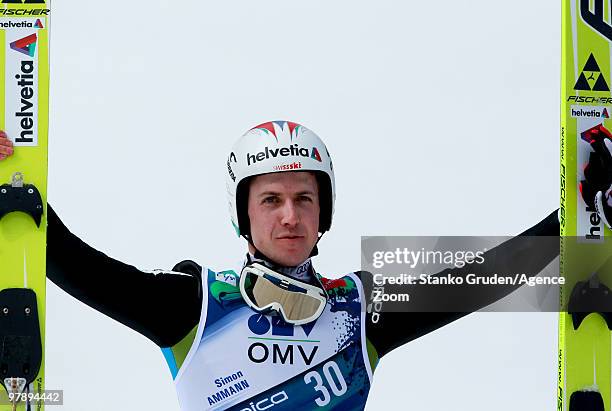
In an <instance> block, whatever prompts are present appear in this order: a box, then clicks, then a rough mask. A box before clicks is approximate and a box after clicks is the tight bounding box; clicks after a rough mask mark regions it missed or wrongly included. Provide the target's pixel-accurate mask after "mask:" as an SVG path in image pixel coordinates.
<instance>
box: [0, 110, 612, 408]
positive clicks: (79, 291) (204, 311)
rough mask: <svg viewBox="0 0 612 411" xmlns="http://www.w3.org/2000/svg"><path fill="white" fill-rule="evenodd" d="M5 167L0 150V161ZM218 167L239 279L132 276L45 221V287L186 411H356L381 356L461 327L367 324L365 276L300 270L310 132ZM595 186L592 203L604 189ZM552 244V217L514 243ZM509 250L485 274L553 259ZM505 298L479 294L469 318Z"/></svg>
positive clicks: (249, 149)
mask: <svg viewBox="0 0 612 411" xmlns="http://www.w3.org/2000/svg"><path fill="white" fill-rule="evenodd" d="M2 140H4V142H3V141H2ZM10 154H11V149H10V144H9V143H7V142H6V139H2V138H0V156H8V155H10ZM608 154H609V153H608ZM602 158H603V157H602ZM226 167H227V192H228V200H229V205H230V213H231V221H232V224H233V226H234V228H235V229H236V231H237V233H238V234H239V235H242V236H243V237H244V238H245V239H246V240H247V242H248V254H247V256H246V259H245V264H244V266H243V267H235V268H233V269H230V270H225V271H212V270H210V269H207V268H202V267H200V266H199V265H198V264H196V263H194V262H192V261H183V262H180V263H178V264H177V265H176V266H175V267H174V269H173V271H170V272H161V271H158V272H154V273H149V272H144V271H141V270H138V269H137V268H135V267H132V266H130V265H127V264H124V263H121V262H119V261H116V260H113V259H112V258H109V257H107V256H106V255H104V254H102V253H101V252H99V251H96V250H94V249H93V248H91V247H89V246H88V245H86V244H85V243H83V242H82V241H81V240H79V239H78V238H77V237H76V236H74V235H73V234H72V233H70V232H69V231H68V230H67V229H66V227H64V225H63V224H62V223H61V221H60V220H59V219H58V217H57V216H56V215H55V213H54V212H53V210H52V209H51V208H50V207H49V208H48V224H49V227H48V274H47V275H48V277H49V278H50V279H51V280H52V281H54V282H55V283H56V284H58V285H59V286H60V287H62V288H63V289H64V290H66V291H67V292H69V293H70V294H72V295H73V296H75V297H76V298H78V299H79V300H81V301H83V302H85V303H86V304H88V305H90V306H91V307H93V308H95V309H97V310H99V311H101V312H103V313H105V314H107V315H108V316H110V317H112V318H114V319H116V320H117V321H119V322H121V323H123V324H125V325H127V326H129V327H130V328H132V329H134V330H136V331H138V332H139V333H141V334H143V335H145V336H146V337H147V338H149V339H151V340H152V341H153V342H155V343H156V344H157V345H159V346H160V347H162V350H163V353H164V356H165V358H166V360H167V362H168V365H169V367H170V369H171V372H172V375H173V378H174V381H175V385H176V389H177V393H178V396H179V402H180V404H181V408H182V409H183V410H187V411H191V410H202V409H236V410H263V409H271V408H273V409H275V410H284V409H294V410H297V409H300V410H301V409H306V410H307V409H319V408H321V409H339V410H352V409H363V407H364V406H365V402H366V399H367V395H368V391H369V388H370V383H371V378H372V372H373V371H374V369H375V367H376V364H377V363H378V360H379V359H380V358H381V357H382V356H384V355H386V354H387V353H388V352H390V351H391V350H392V349H394V348H396V347H398V346H400V345H402V344H404V343H406V342H408V341H411V340H413V339H415V338H418V337H420V336H422V335H424V334H426V333H428V332H431V331H433V330H435V329H437V328H439V327H441V326H443V325H446V324H448V323H450V322H452V321H454V320H455V319H457V318H460V317H462V316H463V315H465V314H467V312H466V313H460V312H450V313H406V312H404V313H402V312H388V311H382V310H378V311H377V310H368V312H365V311H366V310H364V308H365V306H366V302H367V301H368V300H369V298H370V297H369V296H368V295H366V294H365V293H364V287H363V285H364V283H365V284H366V285H367V284H369V283H370V282H371V278H370V277H371V276H370V275H369V273H365V272H353V273H350V274H349V275H346V276H344V277H342V278H339V279H336V280H328V279H325V278H322V277H320V276H319V275H318V274H317V273H316V271H315V270H314V268H313V266H312V263H311V260H310V257H312V256H314V255H316V254H317V252H318V250H317V243H318V241H319V239H320V236H322V235H323V234H324V233H325V232H326V231H328V230H329V229H330V227H331V223H332V216H333V210H334V201H335V181H334V172H333V166H332V162H331V158H330V156H329V153H328V151H327V148H326V147H325V145H324V144H323V142H322V141H321V140H320V139H319V137H318V136H317V135H316V134H314V133H313V132H312V131H310V130H309V129H307V128H305V127H303V126H301V125H299V124H296V123H292V122H285V121H277V122H268V123H264V124H261V125H259V126H256V127H254V128H253V129H251V130H249V131H248V132H247V133H246V134H245V135H243V136H242V137H241V139H239V140H238V142H237V143H236V145H235V146H234V148H233V150H232V152H231V153H230V155H229V157H228V160H227V164H226ZM594 184H595V185H594V186H593V188H594V192H596V193H600V192H602V191H605V190H607V189H608V187H609V185H610V184H609V182H608V183H607V184H608V185H607V186H606V187H605V188H603V187H602V184H603V183H602V182H601V181H597V182H595V183H594ZM608 193H609V191H608ZM598 195H599V198H601V194H598ZM606 204H607V203H605V202H603V203H602V207H604V211H605V207H606ZM558 233H559V224H558V221H557V217H556V212H555V213H552V214H551V215H549V216H548V217H547V218H546V219H544V220H543V221H542V222H540V223H538V224H537V225H535V226H534V227H532V228H531V229H529V230H527V231H526V232H524V233H522V235H523V236H557V235H558ZM516 240H517V239H512V240H510V241H508V242H506V243H504V244H502V245H500V246H498V247H496V248H495V249H493V250H490V251H489V252H488V253H487V257H491V258H490V260H491V261H495V265H494V267H489V268H495V269H496V270H501V271H503V270H507V271H508V272H511V271H513V272H525V273H528V274H529V275H537V273H538V272H539V271H540V270H541V269H542V268H543V267H545V266H546V265H547V264H548V263H549V262H550V261H551V260H552V259H553V258H554V257H555V256H556V255H557V254H558V251H559V250H558V245H557V242H553V243H554V244H553V243H551V246H550V247H547V248H545V249H543V250H540V251H541V252H539V253H537V255H533V256H531V255H530V258H528V259H527V258H524V254H523V255H522V258H518V256H520V255H521V252H522V251H524V249H522V248H521V246H520V245H521V244H522V245H524V244H525V242H524V241H523V242H519V241H516ZM534 254H535V253H534ZM487 259H489V258H487ZM470 268H473V267H470V265H467V266H465V267H464V268H463V269H461V270H454V271H453V272H454V273H455V274H456V275H458V276H461V275H465V274H466V273H467V272H468V271H469V269H470ZM446 271H447V270H445V271H444V272H443V273H446ZM238 273H242V274H241V275H239V274H238ZM512 289H513V288H509V289H507V290H506V292H505V293H507V292H510V291H512ZM502 296H503V295H490V294H486V293H482V294H481V295H480V297H479V298H478V299H477V300H475V301H472V303H473V305H474V309H477V308H479V307H483V306H486V305H488V304H490V303H492V302H494V301H495V300H497V299H498V298H500V297H502ZM472 297H473V296H472ZM296 301H299V303H296ZM296 307H297V308H296Z"/></svg>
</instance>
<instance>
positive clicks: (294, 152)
mask: <svg viewBox="0 0 612 411" xmlns="http://www.w3.org/2000/svg"><path fill="white" fill-rule="evenodd" d="M246 156H247V158H246V160H247V166H250V165H251V164H255V163H257V162H258V161H263V160H267V159H269V158H270V157H272V158H276V157H289V156H291V157H298V156H299V157H311V158H313V159H315V160H317V161H321V156H320V154H319V150H317V148H316V147H312V149H308V148H305V147H300V146H299V145H297V144H292V145H290V146H289V147H283V148H268V147H266V149H265V150H263V151H260V152H259V153H255V154H251V153H247V155H246Z"/></svg>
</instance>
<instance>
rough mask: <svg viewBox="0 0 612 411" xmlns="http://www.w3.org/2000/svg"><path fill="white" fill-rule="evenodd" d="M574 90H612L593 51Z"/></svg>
mask: <svg viewBox="0 0 612 411" xmlns="http://www.w3.org/2000/svg"><path fill="white" fill-rule="evenodd" d="M574 90H583V91H610V87H608V83H606V79H605V78H604V76H603V74H602V73H601V69H600V68H599V64H597V61H596V60H595V57H594V56H593V53H591V54H590V55H589V58H588V59H587V62H586V64H585V65H584V68H583V69H582V72H581V73H580V76H578V80H577V81H576V84H574Z"/></svg>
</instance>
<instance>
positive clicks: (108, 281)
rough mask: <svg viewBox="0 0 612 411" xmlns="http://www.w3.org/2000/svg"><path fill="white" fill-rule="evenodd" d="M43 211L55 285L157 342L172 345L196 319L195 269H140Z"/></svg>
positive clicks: (199, 295) (197, 290) (198, 296)
mask: <svg viewBox="0 0 612 411" xmlns="http://www.w3.org/2000/svg"><path fill="white" fill-rule="evenodd" d="M47 210H48V229H47V277H48V278H49V279H50V280H51V281H53V282H54V283H55V284H56V285H58V286H59V287H60V288H62V289H63V290H64V291H66V292H67V293H69V294H70V295H72V296H73V297H75V298H77V299H78V300H80V301H82V302H83V303H85V304H87V305H89V306H90V307H92V308H94V309H96V310H98V311H100V312H102V313H104V314H106V315H108V316H109V317H111V318H113V319H115V320H117V321H119V322H120V323H122V324H124V325H127V326H128V327H130V328H132V329H133V330H135V331H137V332H139V333H140V334H142V335H144V336H145V337H147V338H149V339H150V340H151V341H153V342H154V343H155V344H157V345H159V346H160V347H169V346H172V345H174V344H176V343H177V342H179V341H180V340H181V339H182V338H183V337H185V336H186V335H187V334H188V333H189V332H190V331H191V330H192V329H193V327H195V326H196V325H197V324H198V322H199V319H200V310H201V304H202V293H201V288H202V286H201V281H200V278H199V274H198V273H197V272H191V271H194V270H184V271H189V272H188V273H186V274H183V273H179V272H173V271H170V272H162V271H160V272H155V273H150V272H143V271H140V270H138V269H137V268H136V267H133V266H131V265H128V264H124V263H122V262H120V261H117V260H114V259H112V258H110V257H108V256H106V255H105V254H103V253H101V252H100V251H97V250H95V249H94V248H92V247H90V246H88V245H87V244H85V243H84V242H83V241H81V240H80V239H79V238H78V237H77V236H75V235H74V234H72V233H71V232H70V231H69V230H68V229H67V228H66V226H64V224H63V223H62V221H61V220H60V219H59V217H58V216H57V214H55V212H54V211H53V209H52V208H51V206H48V207H47ZM181 269H182V268H181V267H178V266H177V267H175V270H181Z"/></svg>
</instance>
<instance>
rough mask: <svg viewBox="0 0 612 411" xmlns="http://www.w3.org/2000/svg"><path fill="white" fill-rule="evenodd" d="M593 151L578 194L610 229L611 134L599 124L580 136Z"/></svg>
mask: <svg viewBox="0 0 612 411" xmlns="http://www.w3.org/2000/svg"><path fill="white" fill-rule="evenodd" d="M581 137H582V139H583V140H585V141H586V142H588V143H589V144H590V145H591V148H592V149H593V151H592V152H591V154H590V156H589V162H588V163H587V165H586V167H585V168H584V180H582V181H581V182H580V193H581V194H582V198H583V199H584V202H585V203H586V204H587V205H588V206H590V207H592V208H595V210H597V213H598V214H599V217H601V219H602V220H603V222H604V223H605V224H606V225H607V226H608V227H609V228H612V134H611V133H610V132H609V131H608V130H607V129H606V128H605V127H604V126H603V124H599V125H597V126H595V127H593V128H590V129H588V130H587V131H584V132H583V133H582V134H581Z"/></svg>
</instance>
